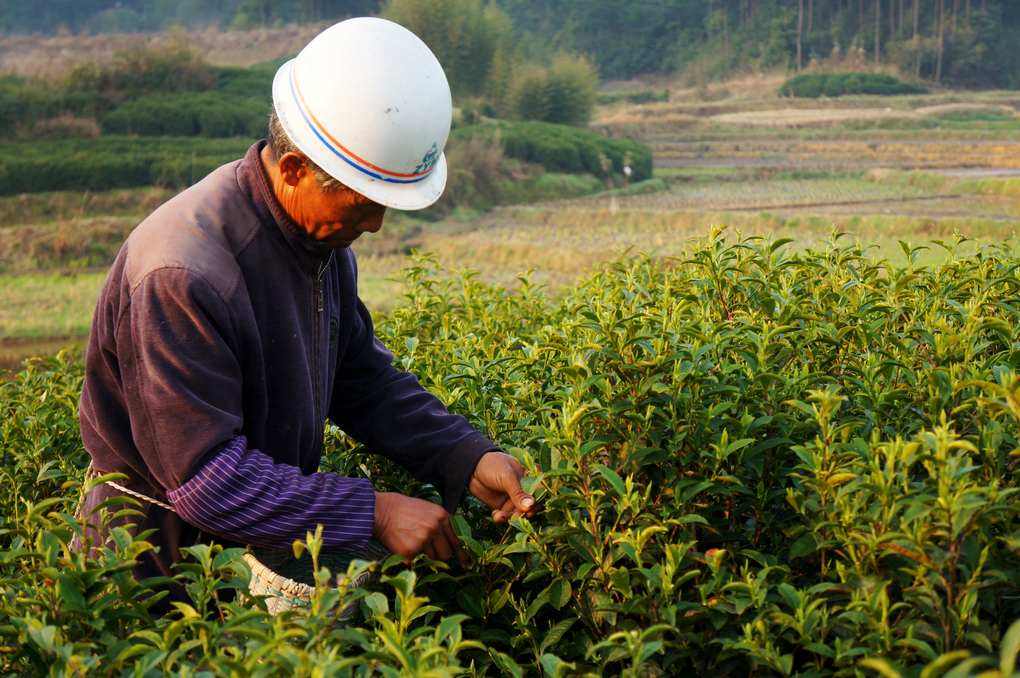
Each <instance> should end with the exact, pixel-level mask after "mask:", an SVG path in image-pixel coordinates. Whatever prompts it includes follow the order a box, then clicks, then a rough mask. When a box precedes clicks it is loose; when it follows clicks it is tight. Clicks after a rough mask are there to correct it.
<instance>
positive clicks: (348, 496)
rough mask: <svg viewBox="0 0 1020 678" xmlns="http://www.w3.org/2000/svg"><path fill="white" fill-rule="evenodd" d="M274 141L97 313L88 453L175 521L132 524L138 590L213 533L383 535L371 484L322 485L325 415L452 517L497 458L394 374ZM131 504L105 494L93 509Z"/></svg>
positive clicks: (165, 233)
mask: <svg viewBox="0 0 1020 678" xmlns="http://www.w3.org/2000/svg"><path fill="white" fill-rule="evenodd" d="M264 143H265V142H264V141H262V142H259V143H257V144H255V145H253V146H252V147H251V148H250V149H249V150H248V152H247V154H246V155H245V157H244V158H243V159H241V160H239V161H235V162H232V163H229V164H227V165H224V166H223V167H220V168H219V169H217V170H215V171H214V172H212V173H211V174H210V175H209V176H207V177H206V178H205V179H203V180H202V181H200V182H199V183H198V184H196V185H194V186H192V187H191V188H189V189H187V190H185V191H183V192H182V193H180V194H179V195H177V196H176V197H174V198H173V199H171V200H170V201H168V202H167V203H165V204H164V205H162V206H161V207H160V208H158V209H157V210H156V211H155V212H153V213H152V214H151V215H150V216H149V217H148V218H146V219H145V220H144V221H143V222H142V223H141V224H140V225H139V226H138V227H137V228H136V229H135V230H134V231H133V232H132V234H131V235H130V237H129V238H128V239H127V241H126V242H125V244H124V246H123V247H122V249H121V251H120V253H119V254H118V256H117V258H116V261H115V262H114V264H113V266H112V268H111V270H110V273H109V276H108V277H107V280H106V283H105V284H104V286H103V290H102V293H101V296H100V299H99V302H98V305H97V307H96V312H95V317H94V319H93V324H92V332H91V336H90V339H89V345H88V349H87V353H86V358H85V384H84V388H83V392H82V398H81V407H80V415H81V431H82V438H83V440H84V443H85V447H86V449H87V450H88V451H89V453H90V454H91V455H92V459H93V464H94V467H95V468H96V469H97V470H98V471H100V472H103V473H109V472H120V473H124V474H126V475H127V477H128V478H127V480H126V481H123V484H124V485H125V486H126V487H128V488H130V489H133V490H135V491H138V492H141V493H144V494H146V495H148V496H151V497H154V498H156V499H158V500H160V501H162V502H165V503H169V504H170V505H172V506H173V507H174V511H173V512H170V511H166V510H164V509H162V508H159V507H157V506H153V505H146V506H144V507H143V508H142V511H143V512H144V516H143V517H142V518H141V519H138V518H134V519H131V520H134V521H137V522H138V525H137V528H136V529H139V530H146V529H149V528H156V530H157V531H156V532H155V533H154V534H153V535H152V536H150V537H149V541H150V542H153V543H154V544H155V545H156V546H157V547H159V551H158V553H155V554H152V553H150V554H145V555H144V556H142V558H143V561H142V563H141V565H140V566H139V569H138V572H137V574H138V575H139V576H152V575H159V574H169V573H170V572H171V564H172V563H174V562H176V561H178V560H179V559H180V554H179V549H180V548H181V547H184V546H188V545H191V544H194V543H197V542H199V541H208V540H210V539H211V536H213V535H214V536H215V537H216V540H217V541H219V542H220V543H224V544H226V545H237V544H244V543H254V544H258V545H262V546H269V547H279V548H287V547H288V546H289V544H290V543H291V541H292V540H293V539H295V538H299V537H303V536H304V534H305V531H306V530H309V529H314V527H315V525H316V524H317V523H321V524H323V525H324V527H325V537H326V543H327V545H343V544H351V543H354V542H359V541H364V540H365V539H367V538H368V537H369V536H371V533H372V517H373V515H374V494H373V492H372V487H371V485H370V484H369V482H368V481H366V480H358V479H351V478H342V477H340V476H336V475H334V474H329V473H319V472H317V469H318V467H319V461H320V459H321V456H322V448H323V431H324V425H325V422H326V418H327V417H328V418H329V419H331V420H332V421H333V422H334V423H335V424H337V425H338V426H339V427H340V428H341V429H343V430H344V431H345V432H346V433H347V434H349V435H350V436H352V437H353V438H355V439H356V440H358V441H360V442H362V443H364V444H365V445H366V446H367V447H368V448H369V449H371V450H373V451H375V452H378V453H380V454H383V455H385V456H387V457H389V458H391V459H393V460H395V461H397V462H398V463H400V464H401V465H402V466H404V467H405V468H407V469H408V470H409V471H410V472H411V473H412V474H414V475H415V476H416V477H417V478H419V479H421V480H424V481H427V482H430V483H433V484H435V485H436V487H437V488H438V489H439V490H440V492H441V494H442V495H443V499H444V502H443V503H444V505H445V507H446V508H447V510H449V511H451V512H452V511H453V510H455V508H456V506H457V504H458V503H459V501H460V499H461V497H462V495H463V493H464V490H465V488H466V486H467V482H468V480H469V479H470V477H471V474H472V473H473V471H474V468H475V465H476V464H477V462H478V459H479V458H480V457H481V456H482V455H483V454H484V453H485V452H486V451H488V450H491V449H494V448H495V445H494V444H493V443H492V441H490V440H489V439H488V438H487V437H485V436H484V435H482V434H481V433H479V432H478V431H477V430H475V429H474V428H472V427H471V426H470V425H469V424H468V422H467V420H465V419H464V418H463V417H461V416H457V415H453V414H450V413H449V412H448V411H447V410H446V408H445V407H444V406H443V405H442V403H440V402H439V400H437V399H436V398H435V397H434V396H432V395H431V394H430V393H428V392H427V391H426V390H425V389H424V388H422V386H421V385H420V384H419V383H418V380H417V379H416V378H415V377H414V376H413V375H412V374H409V373H407V372H403V371H400V370H398V369H396V368H394V367H393V365H392V358H393V356H392V354H391V353H390V352H389V351H388V350H387V349H386V348H385V347H384V346H383V345H382V344H381V343H380V342H379V341H378V340H377V339H376V338H375V335H374V333H373V330H372V320H371V317H370V315H369V313H368V311H367V310H366V309H365V307H364V305H363V304H362V303H361V301H360V300H359V299H358V296H357V264H356V261H355V258H354V253H353V252H351V251H350V250H349V249H341V250H335V251H331V250H328V249H325V248H322V247H321V246H319V245H318V243H314V242H312V241H310V240H309V239H308V238H307V237H305V236H304V235H303V234H302V232H301V230H300V229H299V227H298V226H297V224H295V223H294V222H293V221H292V220H291V219H290V218H289V217H288V216H287V215H286V213H285V212H284V211H283V209H282V208H281V207H280V205H279V203H278V202H277V201H276V199H275V197H274V195H273V193H272V190H271V188H270V186H269V184H268V178H267V176H266V174H265V171H264V169H263V168H262V165H261V162H260V159H259V152H260V150H261V148H262V146H263V145H264ZM118 494H119V492H118V491H116V490H114V489H113V488H111V487H109V486H105V485H104V486H100V487H99V488H97V489H96V490H94V491H93V492H92V493H91V494H90V496H89V497H87V499H86V503H85V508H86V510H88V509H90V508H91V507H94V506H96V505H97V504H98V503H99V502H101V501H103V500H105V499H107V498H109V497H112V496H116V495H118ZM92 536H93V538H96V537H98V538H103V536H104V535H97V534H95V533H92Z"/></svg>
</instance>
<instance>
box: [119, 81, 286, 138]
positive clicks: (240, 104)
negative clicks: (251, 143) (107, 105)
mask: <svg viewBox="0 0 1020 678" xmlns="http://www.w3.org/2000/svg"><path fill="white" fill-rule="evenodd" d="M268 91H269V90H266V92H268ZM270 105H271V104H270V103H269V96H268V94H267V95H266V96H264V97H261V98H254V97H251V96H248V97H238V96H230V95H223V94H220V93H219V92H201V93H189V94H170V95H161V94H150V95H148V96H144V97H139V98H137V99H132V100H131V101H128V102H126V103H124V104H122V105H121V106H119V107H118V108H116V109H115V110H113V111H112V112H110V113H109V114H108V115H107V116H106V117H105V118H104V119H103V130H104V131H106V132H107V133H111V134H141V135H146V136H203V137H248V138H251V139H258V138H259V137H261V136H264V135H265V132H266V121H267V120H268V118H269V108H270Z"/></svg>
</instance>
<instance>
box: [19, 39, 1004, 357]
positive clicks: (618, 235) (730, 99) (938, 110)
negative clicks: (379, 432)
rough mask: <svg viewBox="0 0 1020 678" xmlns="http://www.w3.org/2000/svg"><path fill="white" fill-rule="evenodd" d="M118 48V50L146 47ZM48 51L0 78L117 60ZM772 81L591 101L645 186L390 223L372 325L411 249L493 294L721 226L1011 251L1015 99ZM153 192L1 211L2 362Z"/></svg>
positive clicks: (233, 55)
mask: <svg viewBox="0 0 1020 678" xmlns="http://www.w3.org/2000/svg"><path fill="white" fill-rule="evenodd" d="M309 30H314V29H309ZM122 38H123V42H122V43H121V44H122V45H125V46H126V45H127V44H130V42H131V41H132V40H152V39H156V38H152V37H151V36H122ZM166 39H169V38H166ZM188 39H192V40H195V41H196V42H195V44H199V45H208V47H209V49H208V51H207V56H208V58H210V59H211V60H214V61H217V62H219V63H250V62H253V61H261V60H265V59H268V58H272V57H273V56H278V55H279V54H283V53H286V52H287V51H288V50H290V49H292V46H293V45H298V44H300V43H301V42H302V41H303V40H304V39H305V36H304V35H302V34H301V33H299V32H298V29H293V28H285V29H279V30H278V31H265V32H252V33H248V34H242V33H222V34H221V33H215V32H204V33H199V34H189V36H188ZM52 40H53V41H54V42H52V43H48V44H50V45H52V46H53V47H54V48H55V51H54V53H53V56H52V58H51V59H49V60H48V61H46V63H42V62H41V61H39V59H40V57H38V53H37V51H36V50H33V49H29V48H27V46H26V49H24V50H23V53H21V54H18V53H17V52H18V50H17V49H13V48H12V46H11V45H9V44H5V45H4V46H3V48H2V49H0V68H3V67H7V68H10V67H11V66H10V64H11V63H15V64H19V65H18V66H17V68H25V69H31V68H43V69H44V70H45V69H54V70H59V68H60V67H61V66H60V64H61V63H64V62H62V61H61V59H66V60H67V63H69V62H70V61H73V60H77V59H81V58H83V55H85V54H90V55H92V56H91V57H87V58H108V57H109V56H110V55H112V53H113V49H115V48H113V47H110V46H109V45H106V46H105V47H102V48H101V47H100V46H99V45H98V44H97V45H92V44H91V43H90V42H89V39H84V40H82V44H80V45H77V46H76V45H72V44H70V43H68V42H67V39H66V38H53V39H52ZM288 40H290V41H292V42H289V43H288ZM61 41H64V42H61ZM202 41H205V42H202ZM270 44H272V45H274V47H272V48H270V47H269V45H270ZM277 48H278V50H279V51H272V50H273V49H277ZM203 49H205V48H204V47H203ZM61 50H66V52H63V51H61ZM75 50H78V51H77V52H75ZM90 50H91V51H90ZM104 50H105V51H104ZM267 50H270V51H267ZM33 54H35V55H36V56H35V57H34V58H35V62H33V56H32V55H33ZM3 59H13V61H9V62H4V61H3ZM33 63H34V65H33ZM781 81H782V79H781V78H780V77H774V76H767V77H758V76H754V77H748V78H744V79H740V80H734V81H731V82H728V83H725V84H717V85H709V86H704V87H698V88H683V87H679V86H677V85H675V84H674V83H670V82H668V81H661V80H659V81H653V82H647V83H643V85H642V86H646V87H648V88H649V89H651V90H656V91H659V92H661V91H662V90H663V89H669V91H670V100H669V101H660V102H653V103H646V104H627V103H619V102H618V103H614V104H610V105H605V106H600V107H599V108H598V109H597V111H596V115H595V118H594V120H593V123H592V127H593V128H594V129H596V130H600V131H603V132H605V133H608V134H611V135H614V136H636V137H638V138H640V139H642V140H643V141H645V142H646V143H648V144H649V145H650V146H651V147H652V149H653V151H654V155H655V164H656V167H657V170H656V171H657V175H658V177H659V178H658V179H656V180H655V181H654V182H653V184H654V185H649V186H648V187H643V188H645V189H646V190H644V191H641V192H634V191H631V192H628V191H623V192H622V193H619V194H616V195H610V194H604V195H597V196H593V197H588V198H582V199H572V200H559V201H551V202H541V203H536V204H530V205H526V206H511V207H503V208H498V209H495V210H492V211H490V212H488V213H485V214H481V215H474V216H471V215H467V216H464V215H461V216H459V217H456V218H454V217H451V218H447V219H445V220H443V221H440V222H424V221H419V220H416V219H413V218H409V217H408V216H406V215H402V214H399V213H392V214H390V215H388V216H387V222H386V225H385V227H384V229H383V230H382V231H381V232H380V233H378V234H375V235H373V236H369V237H366V238H364V239H363V240H362V241H360V242H359V243H358V245H357V246H356V249H357V252H358V255H359V258H360V260H361V286H362V294H363V297H364V298H365V301H366V303H367V304H368V305H369V306H370V307H371V308H373V309H374V310H375V311H376V312H378V313H385V312H386V310H387V309H389V308H391V307H393V306H394V305H395V304H396V303H397V302H398V301H399V299H400V295H401V294H402V289H403V287H402V284H401V282H400V271H401V269H402V268H403V267H404V266H406V265H407V263H408V258H407V254H408V252H410V251H412V250H418V251H421V252H425V253H427V254H429V255H430V256H433V257H435V258H436V259H437V260H438V261H439V263H441V264H443V265H444V266H447V267H452V268H464V267H467V268H472V269H476V270H478V271H480V275H481V276H482V277H483V278H485V279H487V280H491V281H495V282H500V283H503V284H507V285H514V284H516V282H517V280H518V276H519V275H520V274H521V273H522V272H525V271H532V279H533V280H535V281H536V282H538V283H540V284H543V285H545V286H546V287H547V289H548V290H549V293H550V294H555V293H557V291H558V290H560V289H563V288H564V287H566V286H569V285H571V284H573V282H574V281H576V280H577V278H578V276H581V275H584V274H585V273H586V272H587V271H590V270H591V269H592V268H593V267H595V266H598V265H600V264H603V263H605V262H607V261H612V260H615V259H618V258H620V257H625V256H632V255H634V254H637V253H639V252H644V253H649V254H652V255H654V256H663V257H670V256H677V255H680V254H682V253H683V252H684V251H685V249H686V248H687V247H688V246H689V243H691V242H692V241H693V240H697V239H699V238H703V237H704V236H705V234H706V233H707V232H709V230H710V229H712V228H715V227H719V226H726V227H727V228H728V232H729V233H732V234H733V235H734V236H736V235H737V234H738V233H740V234H744V235H762V236H773V237H793V238H795V239H796V242H797V243H798V246H807V245H810V244H815V243H818V242H821V241H824V240H827V239H828V238H830V237H831V235H832V233H833V232H834V231H835V232H844V233H846V234H847V235H846V237H849V238H853V239H856V240H858V241H860V242H862V243H865V244H866V245H868V246H869V248H870V251H871V252H872V254H873V255H874V256H876V257H886V258H889V259H892V260H895V261H902V260H903V257H904V255H903V252H902V249H901V246H900V241H901V240H902V241H907V242H912V243H918V244H925V243H927V244H928V245H927V246H928V248H929V249H926V250H924V251H923V253H922V254H921V256H920V258H919V259H918V261H919V262H922V263H923V262H933V261H937V260H938V259H939V258H940V256H941V255H940V251H941V250H940V248H939V246H938V245H932V244H931V242H932V241H934V240H943V241H952V240H954V239H956V238H961V237H962V238H966V239H969V242H968V243H967V244H966V245H965V247H977V246H980V245H982V244H984V243H998V242H1002V241H1004V240H1006V241H1011V242H1012V241H1013V238H1014V237H1015V233H1014V232H1015V230H1016V228H1017V226H1018V225H1020V121H1018V120H1017V118H1016V112H1017V111H1018V110H1020V95H1018V94H1016V93H1010V92H983V93H961V92H949V91H941V92H935V93H933V94H930V95H924V96H909V97H844V98H840V99H832V100H827V99H820V100H795V99H792V100H791V99H781V98H779V97H778V96H777V95H776V94H775V91H776V90H777V89H778V86H779V84H780V83H781ZM628 86H629V87H633V86H634V85H633V83H630V84H628ZM762 123H764V124H762ZM918 170H924V171H918ZM639 188H642V187H639ZM169 195H170V191H167V190H166V189H131V190H122V191H110V192H106V193H77V192H73V191H72V192H64V193H54V194H45V195H31V196H13V197H10V198H3V199H0V224H2V226H0V275H3V276H6V277H4V278H2V280H0V282H2V285H3V297H4V298H3V299H2V300H0V301H2V302H3V303H2V306H3V311H2V312H0V363H6V364H10V363H11V362H12V361H13V360H16V359H18V358H20V357H21V356H24V355H30V354H34V353H38V352H40V351H51V350H52V348H53V339H52V337H55V336H60V337H66V336H71V337H79V338H77V339H72V341H74V342H80V341H81V339H80V337H81V335H82V334H83V333H84V332H85V330H86V328H87V327H88V323H89V319H90V317H91V314H92V305H93V303H94V299H95V296H96V294H97V292H98V289H99V287H100V285H101V284H102V280H103V277H104V274H105V266H104V265H103V262H104V261H105V259H106V258H109V257H112V253H113V252H115V251H116V248H117V246H118V244H119V242H120V240H121V239H122V237H123V235H124V234H126V233H127V232H128V231H129V230H130V228H131V227H132V226H133V224H134V223H137V221H138V220H140V219H141V218H142V217H143V216H144V215H145V214H147V213H148V212H149V211H151V209H152V208H153V207H154V206H155V205H158V204H159V203H160V202H162V201H163V200H165V199H166V198H167V197H168V196H169Z"/></svg>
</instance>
